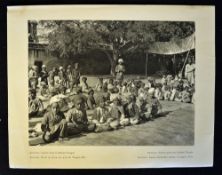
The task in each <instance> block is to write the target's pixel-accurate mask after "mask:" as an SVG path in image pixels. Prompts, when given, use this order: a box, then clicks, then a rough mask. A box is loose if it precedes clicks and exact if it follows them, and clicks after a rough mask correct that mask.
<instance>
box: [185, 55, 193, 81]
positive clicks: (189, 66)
mask: <svg viewBox="0 0 222 175" xmlns="http://www.w3.org/2000/svg"><path fill="white" fill-rule="evenodd" d="M194 72H195V65H194V63H192V60H191V59H189V60H188V64H187V65H186V67H185V77H186V79H187V80H188V82H189V83H190V84H191V85H192V84H194Z"/></svg>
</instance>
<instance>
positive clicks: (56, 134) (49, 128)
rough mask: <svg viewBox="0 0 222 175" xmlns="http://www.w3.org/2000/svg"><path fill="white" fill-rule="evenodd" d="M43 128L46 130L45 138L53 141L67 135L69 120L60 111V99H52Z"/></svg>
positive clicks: (43, 121)
mask: <svg viewBox="0 0 222 175" xmlns="http://www.w3.org/2000/svg"><path fill="white" fill-rule="evenodd" d="M41 129H42V131H43V132H44V134H43V140H44V141H45V142H47V143H48V142H51V141H53V140H56V139H59V140H64V139H65V138H66V137H67V122H66V120H65V116H64V114H63V113H62V112H60V109H59V104H58V101H56V100H54V98H53V100H50V109H49V111H48V112H47V113H46V114H45V115H44V118H43V120H42V124H41Z"/></svg>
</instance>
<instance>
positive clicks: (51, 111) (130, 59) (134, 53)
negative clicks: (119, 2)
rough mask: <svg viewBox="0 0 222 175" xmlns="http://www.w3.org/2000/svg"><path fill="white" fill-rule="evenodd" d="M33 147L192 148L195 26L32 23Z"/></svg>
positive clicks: (175, 23) (170, 23)
mask: <svg viewBox="0 0 222 175" xmlns="http://www.w3.org/2000/svg"><path fill="white" fill-rule="evenodd" d="M27 27H28V34H27V37H28V68H27V73H28V90H29V92H28V94H29V96H28V109H29V114H28V115H27V116H28V117H29V119H28V122H29V131H28V132H29V145H30V146H36V145H38V146H39V145H40V146H49V145H50V146H52V145H57V146H59V145H62V146H65V145H69V146H72V145H73V146H192V145H194V119H195V116H194V105H195V23H194V22H193V21H126V20H125V21H124V20H123V21H120V20H119V21H118V20H104V21H103V20H29V21H28V22H27Z"/></svg>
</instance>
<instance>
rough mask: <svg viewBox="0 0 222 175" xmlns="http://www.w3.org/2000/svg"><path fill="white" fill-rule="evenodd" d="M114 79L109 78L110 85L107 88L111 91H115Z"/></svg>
mask: <svg viewBox="0 0 222 175" xmlns="http://www.w3.org/2000/svg"><path fill="white" fill-rule="evenodd" d="M113 87H114V85H113V79H109V82H108V85H107V89H108V91H109V92H110V93H113Z"/></svg>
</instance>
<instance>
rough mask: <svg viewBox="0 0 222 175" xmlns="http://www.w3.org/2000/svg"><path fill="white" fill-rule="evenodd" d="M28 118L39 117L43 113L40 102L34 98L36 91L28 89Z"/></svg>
mask: <svg viewBox="0 0 222 175" xmlns="http://www.w3.org/2000/svg"><path fill="white" fill-rule="evenodd" d="M28 101H29V117H33V116H41V115H42V114H43V112H44V106H43V104H42V101H41V100H40V99H39V98H38V97H36V90H35V89H30V91H29V99H28Z"/></svg>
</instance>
